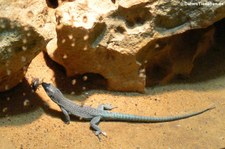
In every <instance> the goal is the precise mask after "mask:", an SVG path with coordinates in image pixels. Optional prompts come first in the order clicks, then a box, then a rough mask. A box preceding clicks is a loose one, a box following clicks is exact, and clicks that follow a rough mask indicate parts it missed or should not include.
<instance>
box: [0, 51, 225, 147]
mask: <svg viewBox="0 0 225 149" xmlns="http://www.w3.org/2000/svg"><path fill="white" fill-rule="evenodd" d="M206 59H207V60H206ZM224 68H225V52H223V51H222V52H221V51H216V52H214V53H213V55H212V54H211V55H210V54H208V56H206V57H205V58H204V59H203V60H202V61H201V60H200V61H199V62H198V64H197V65H196V67H195V70H194V72H193V74H192V76H191V78H189V79H188V80H181V81H175V82H173V83H171V84H170V85H165V86H155V87H148V88H147V89H146V93H145V94H139V93H127V92H126V93H125V92H113V91H106V90H105V82H104V80H103V79H102V78H101V77H99V76H97V75H95V76H93V75H87V80H86V81H85V79H84V80H83V77H82V76H80V77H77V78H66V76H65V72H64V70H63V69H62V68H61V67H60V66H58V65H57V64H55V63H54V62H53V61H51V60H49V58H48V57H47V56H46V55H44V54H43V53H40V54H39V55H38V56H37V57H36V58H35V59H34V60H33V61H32V63H31V65H30V67H29V70H28V73H27V75H26V79H24V81H23V82H22V83H21V84H20V85H19V86H17V87H16V88H14V89H13V90H11V91H9V92H6V93H1V94H0V99H1V100H0V103H1V104H0V109H1V111H0V137H1V139H0V148H1V149H11V148H12V149H14V148H21V149H22V148H24V149H35V148H37V149H46V148H48V149H52V148H59V149H60V148H69V149H70V148H73V149H78V148H103V149H104V148H107V149H128V148H129V149H150V148H159V149H160V148H167V149H169V148H171V149H173V148H210V149H212V148H223V147H225V108H224V107H225V69H224ZM31 77H38V78H43V79H44V81H45V82H52V83H54V84H55V85H57V87H58V88H59V89H61V90H62V91H63V93H65V94H66V96H67V97H68V98H70V99H71V100H73V101H74V102H77V103H78V104H85V105H90V106H93V107H96V106H97V105H99V104H101V103H111V104H112V105H113V106H116V107H118V108H116V109H113V111H116V112H123V113H130V114H137V115H146V116H147V115H148V116H168V115H177V114H184V113H187V112H193V111H198V110H202V109H204V108H207V107H208V106H210V105H212V104H215V105H216V109H213V110H211V111H208V112H206V113H204V114H201V115H198V116H195V117H192V118H188V119H185V120H180V121H174V122H167V123H152V124H151V123H149V124H147V123H140V124H138V123H127V122H104V121H103V122H101V123H100V127H101V128H102V130H103V131H105V132H107V137H102V140H101V142H100V141H99V140H98V138H97V137H96V136H95V135H94V133H93V132H92V131H91V130H90V128H89V123H88V122H85V121H80V120H79V119H78V118H76V117H72V122H71V123H70V124H69V125H66V124H64V122H63V121H62V116H63V115H62V113H61V111H60V109H59V108H58V107H57V105H55V104H54V103H53V102H52V101H51V100H50V99H49V98H48V97H47V95H46V94H45V92H44V91H43V89H42V88H40V89H39V90H38V91H37V92H36V93H33V92H31V88H30V85H29V83H30V81H31ZM74 79H76V84H75V85H73V84H74V83H75V80H74ZM118 85H119V84H118Z"/></svg>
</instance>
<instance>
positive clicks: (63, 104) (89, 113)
mask: <svg viewBox="0 0 225 149" xmlns="http://www.w3.org/2000/svg"><path fill="white" fill-rule="evenodd" d="M41 85H42V86H43V88H44V90H45V92H46V93H47V95H48V96H49V97H50V98H51V100H52V101H54V102H55V103H56V104H57V105H58V106H59V107H60V108H61V110H62V112H63V114H64V115H65V120H66V121H65V122H66V123H68V124H69V123H70V116H69V115H75V116H77V117H80V118H82V119H87V120H90V124H91V127H92V128H93V129H94V130H95V134H96V135H97V136H98V137H99V135H100V134H103V135H106V133H105V132H103V131H102V130H101V129H100V128H99V126H98V123H99V122H100V120H117V121H127V122H147V123H148V122H149V123H156V122H169V121H175V120H180V119H185V118H189V117H192V116H195V115H199V114H201V113H204V112H206V111H208V110H211V109H213V108H214V107H210V108H207V109H204V110H202V111H198V112H193V113H189V114H185V115H178V116H168V117H150V116H137V115H131V114H122V113H116V112H109V111H106V110H111V109H112V106H111V105H109V104H102V105H99V106H98V108H92V107H89V106H79V105H77V104H75V103H74V102H72V101H71V100H69V99H67V98H65V97H64V96H63V94H62V93H61V91H60V90H59V89H58V88H56V87H54V86H53V85H52V84H50V83H45V82H42V83H41Z"/></svg>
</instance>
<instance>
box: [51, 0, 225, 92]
mask: <svg viewBox="0 0 225 149" xmlns="http://www.w3.org/2000/svg"><path fill="white" fill-rule="evenodd" d="M114 2H115V3H114ZM207 5H209V6H207ZM223 17H225V5H222V3H220V1H219V0H216V1H214V3H211V4H210V3H208V4H207V3H204V1H199V2H198V3H190V2H179V1H175V0H173V1H146V0H141V1H140V0H132V1H129V2H127V1H123V0H118V1H110V0H104V1H101V3H99V1H97V0H92V1H85V0H83V1H82V0H81V1H74V2H64V3H62V4H61V5H60V6H59V7H58V8H57V9H56V18H57V29H56V32H57V38H55V39H54V40H52V41H51V42H49V44H48V46H47V53H48V54H49V56H50V57H51V58H52V59H53V60H54V61H56V62H58V63H59V64H61V65H63V66H64V67H65V69H66V72H67V75H68V76H73V75H76V74H84V73H97V74H100V75H102V76H103V77H105V78H106V79H107V82H108V88H109V89H111V90H119V91H139V92H143V91H144V88H145V85H146V82H147V84H150V85H152V84H155V83H163V84H164V83H167V82H169V81H170V80H171V79H172V78H173V77H174V76H176V75H179V74H181V75H188V74H190V72H191V70H192V68H193V65H194V61H195V60H196V58H197V57H199V56H200V55H202V54H204V53H205V52H206V51H207V49H209V48H210V46H211V45H212V43H213V35H214V30H215V29H214V27H213V26H212V25H213V23H214V22H216V21H218V20H220V19H222V18H223ZM202 28H203V29H202ZM146 75H147V76H146ZM146 78H147V79H146Z"/></svg>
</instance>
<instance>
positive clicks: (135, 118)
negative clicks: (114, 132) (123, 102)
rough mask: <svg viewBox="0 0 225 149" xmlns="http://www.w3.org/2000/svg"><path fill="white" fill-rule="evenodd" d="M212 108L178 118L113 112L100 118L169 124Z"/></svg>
mask: <svg viewBox="0 0 225 149" xmlns="http://www.w3.org/2000/svg"><path fill="white" fill-rule="evenodd" d="M214 108H215V107H210V108H207V109H204V110H202V111H198V112H193V113H189V114H184V115H178V116H166V117H151V116H138V115H132V114H122V113H113V112H108V113H107V114H104V116H102V117H103V118H104V119H105V120H116V121H128V122H152V123H154V122H155V123H156V122H169V121H176V120H181V119H185V118H189V117H192V116H196V115H199V114H202V113H204V112H206V111H209V110H212V109H214Z"/></svg>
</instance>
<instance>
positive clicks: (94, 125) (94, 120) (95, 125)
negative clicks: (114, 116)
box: [90, 116, 106, 139]
mask: <svg viewBox="0 0 225 149" xmlns="http://www.w3.org/2000/svg"><path fill="white" fill-rule="evenodd" d="M100 120H101V116H96V117H94V118H92V119H91V122H90V124H91V128H93V129H94V130H95V135H96V136H97V137H98V138H99V139H100V137H99V135H100V134H103V135H104V136H106V133H105V132H103V131H102V130H101V129H100V128H99V126H98V124H99V122H100Z"/></svg>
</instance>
